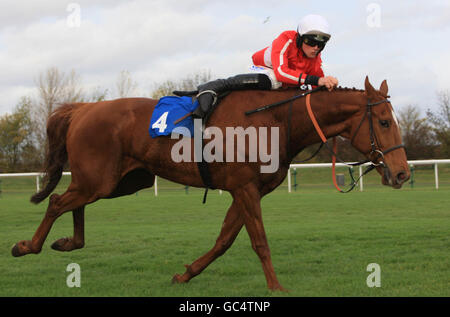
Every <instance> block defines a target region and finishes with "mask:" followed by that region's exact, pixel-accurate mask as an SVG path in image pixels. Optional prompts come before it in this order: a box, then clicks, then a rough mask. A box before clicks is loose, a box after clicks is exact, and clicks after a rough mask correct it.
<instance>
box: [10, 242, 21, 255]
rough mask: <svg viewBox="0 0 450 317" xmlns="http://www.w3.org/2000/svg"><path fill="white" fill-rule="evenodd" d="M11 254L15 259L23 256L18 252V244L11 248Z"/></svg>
mask: <svg viewBox="0 0 450 317" xmlns="http://www.w3.org/2000/svg"><path fill="white" fill-rule="evenodd" d="M11 254H12V256H14V257H16V258H17V257H19V256H22V255H23V254H20V251H19V244H18V243H16V244H15V245H14V246H13V248H12V249H11Z"/></svg>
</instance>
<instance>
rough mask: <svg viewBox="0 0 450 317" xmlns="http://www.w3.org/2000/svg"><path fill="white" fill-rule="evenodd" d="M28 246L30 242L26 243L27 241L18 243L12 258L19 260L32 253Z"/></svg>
mask: <svg viewBox="0 0 450 317" xmlns="http://www.w3.org/2000/svg"><path fill="white" fill-rule="evenodd" d="M27 244H28V241H25V240H23V241H19V242H17V243H16V244H15V245H14V246H13V248H12V249H11V254H12V256H14V257H16V258H17V257H19V256H22V255H26V254H28V253H31V252H32V251H31V249H30V248H29V247H28V245H27Z"/></svg>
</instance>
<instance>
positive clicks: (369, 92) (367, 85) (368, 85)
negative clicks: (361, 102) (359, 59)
mask: <svg viewBox="0 0 450 317" xmlns="http://www.w3.org/2000/svg"><path fill="white" fill-rule="evenodd" d="M364 87H365V88H366V93H367V95H368V96H370V95H372V94H374V93H375V88H373V86H372V84H371V83H370V82H369V76H366V80H365V82H364Z"/></svg>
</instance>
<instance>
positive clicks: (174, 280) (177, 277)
mask: <svg viewBox="0 0 450 317" xmlns="http://www.w3.org/2000/svg"><path fill="white" fill-rule="evenodd" d="M179 283H182V282H181V280H180V274H175V275H174V276H173V277H172V284H179Z"/></svg>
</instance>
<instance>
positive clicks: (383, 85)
mask: <svg viewBox="0 0 450 317" xmlns="http://www.w3.org/2000/svg"><path fill="white" fill-rule="evenodd" d="M380 92H381V93H382V94H383V95H384V96H387V95H388V85H387V81H386V79H385V80H383V82H382V83H381V86H380Z"/></svg>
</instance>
